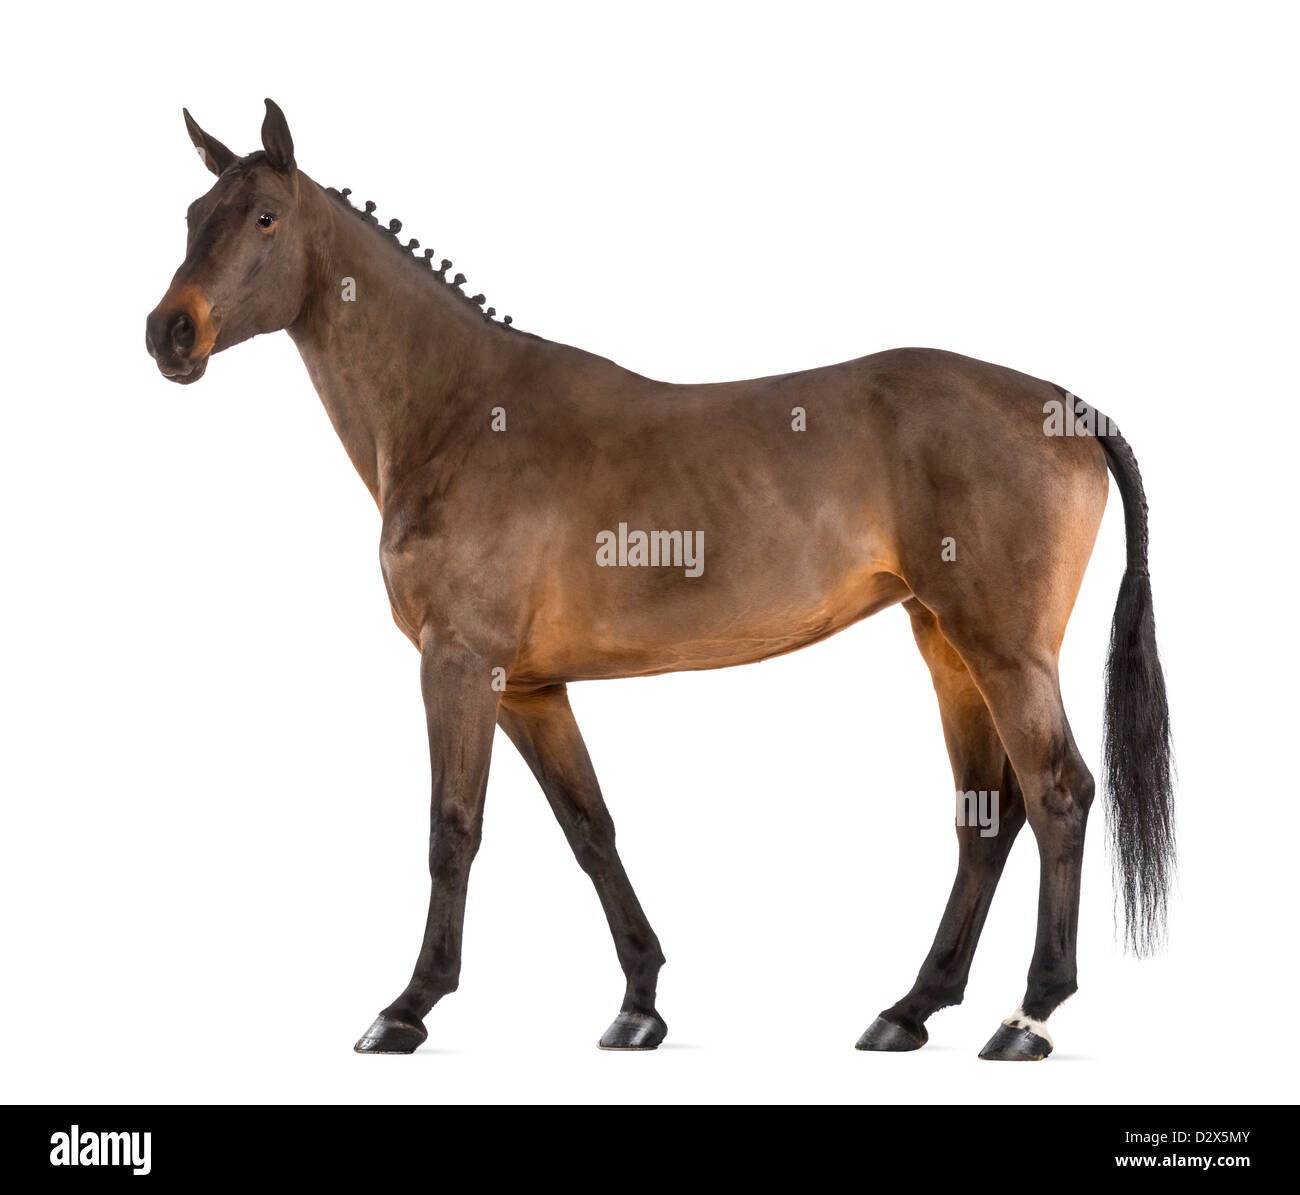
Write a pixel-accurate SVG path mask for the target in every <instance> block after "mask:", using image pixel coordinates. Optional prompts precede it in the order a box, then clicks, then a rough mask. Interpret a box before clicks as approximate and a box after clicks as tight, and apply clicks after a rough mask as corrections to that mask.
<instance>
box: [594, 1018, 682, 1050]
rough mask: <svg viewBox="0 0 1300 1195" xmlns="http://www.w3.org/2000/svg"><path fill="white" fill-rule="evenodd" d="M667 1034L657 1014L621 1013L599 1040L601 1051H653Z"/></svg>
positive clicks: (666, 1029)
mask: <svg viewBox="0 0 1300 1195" xmlns="http://www.w3.org/2000/svg"><path fill="white" fill-rule="evenodd" d="M667 1033H668V1026H667V1025H665V1024H664V1019H663V1017H661V1016H660V1015H659V1014H658V1013H653V1012H621V1013H619V1014H618V1016H616V1017H615V1018H614V1023H613V1024H612V1025H611V1026H610V1027H609V1028H608V1029H606V1030H605V1035H604V1036H603V1037H602V1038H601V1039H600V1048H601V1049H602V1050H653V1049H654V1048H655V1047H656V1046H657V1045H658V1044H659V1043H660V1042H661V1041H663V1039H664V1036H665V1035H666V1034H667Z"/></svg>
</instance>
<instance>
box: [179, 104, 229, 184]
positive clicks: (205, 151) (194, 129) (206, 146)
mask: <svg viewBox="0 0 1300 1195" xmlns="http://www.w3.org/2000/svg"><path fill="white" fill-rule="evenodd" d="M181 111H182V112H184V113H185V127H186V129H187V130H189V134H190V140H191V141H193V142H194V148H195V149H197V150H198V151H199V157H201V158H202V159H203V164H204V165H205V166H206V167H207V168H208V169H209V170H211V171H212V173H213V174H220V173H221V172H222V171H223V170H224V169H225V168H226V167H227V166H229V165H230V163H231V162H233V161H234V160H235V155H234V154H233V153H232V152H231V151H230V150H228V149H227V148H226V147H225V146H224V145H222V144H221V142H220V141H218V140H217V139H216V138H215V137H213V136H210V135H209V134H207V133H205V132H204V131H203V130H202V129H201V128H199V125H198V121H196V120H195V119H194V117H192V116H191V115H190V110H189V109H188V108H182V109H181Z"/></svg>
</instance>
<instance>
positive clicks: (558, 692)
mask: <svg viewBox="0 0 1300 1195" xmlns="http://www.w3.org/2000/svg"><path fill="white" fill-rule="evenodd" d="M500 716H501V726H502V728H503V729H504V730H505V732H506V733H507V734H508V735H509V736H510V738H511V741H512V742H513V743H514V744H515V746H516V747H518V748H519V753H520V754H521V755H522V756H523V757H524V759H525V760H526V761H527V762H528V766H529V767H530V768H531V769H532V771H533V775H534V776H536V777H537V782H538V783H539V784H540V785H541V787H542V791H543V792H544V793H545V794H546V799H547V801H549V802H550V805H551V809H552V811H553V812H554V813H555V818H556V820H557V821H558V822H559V823H560V828H561V829H562V830H563V831H564V836H565V838H567V839H568V840H569V846H570V847H571V848H572V849H573V854H574V856H575V857H576V859H577V860H578V864H579V866H580V867H581V868H582V869H583V871H585V872H586V873H587V875H588V876H590V877H591V882H592V884H593V885H594V886H595V888H596V895H597V896H598V897H599V898H600V904H601V908H603V909H604V910H605V919H606V920H607V921H608V922H609V929H610V933H611V934H612V935H613V937H614V948H615V950H616V951H617V952H618V961H619V963H620V964H621V965H622V967H623V974H624V976H625V978H626V980H627V987H626V990H625V991H624V993H623V1006H622V1009H621V1010H620V1012H619V1014H618V1016H617V1017H616V1018H615V1020H614V1023H613V1024H612V1025H610V1027H609V1028H608V1029H606V1030H605V1033H604V1036H603V1037H601V1039H600V1043H599V1044H600V1047H601V1049H603V1050H653V1049H654V1048H655V1047H656V1046H658V1045H659V1043H660V1042H662V1041H663V1039H664V1035H665V1034H666V1033H667V1032H668V1026H667V1025H665V1024H664V1020H663V1018H662V1017H661V1016H660V1015H659V1013H658V1011H657V1010H656V1008H655V987H656V984H657V982H658V977H659V968H660V967H662V966H663V964H664V956H663V952H662V951H661V950H660V949H659V939H658V938H657V937H656V936H655V932H654V930H653V929H651V928H650V922H649V921H647V920H646V915H645V913H644V912H643V911H642V909H641V902H640V901H639V900H637V896H636V893H635V892H634V891H633V890H632V882H631V880H629V879H628V878H627V872H626V871H624V870H623V862H622V860H621V859H620V858H619V857H618V851H617V849H616V848H615V846H614V822H613V820H612V819H611V818H610V816H609V810H608V809H606V808H605V800H604V798H603V797H602V796H601V793H600V785H599V784H598V783H597V782H596V772H595V769H594V768H593V767H592V766H591V757H590V756H589V755H588V754H587V747H586V744H585V743H583V741H582V734H581V732H580V731H579V730H578V723H577V722H576V721H575V719H574V717H573V710H572V709H571V708H570V706H569V698H568V694H567V693H566V691H565V687H564V686H563V685H556V686H554V687H552V688H548V689H543V690H541V691H539V692H536V693H529V694H526V695H520V696H507V697H505V698H504V699H503V700H502V702H501V714H500Z"/></svg>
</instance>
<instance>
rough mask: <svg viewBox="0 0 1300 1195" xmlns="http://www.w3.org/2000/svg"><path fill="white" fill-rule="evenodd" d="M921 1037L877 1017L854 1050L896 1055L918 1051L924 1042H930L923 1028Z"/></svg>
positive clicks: (923, 1027) (922, 1027)
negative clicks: (876, 1051)
mask: <svg viewBox="0 0 1300 1195" xmlns="http://www.w3.org/2000/svg"><path fill="white" fill-rule="evenodd" d="M920 1028H921V1036H920V1037H917V1036H916V1034H914V1033H911V1032H909V1031H908V1030H906V1029H904V1028H903V1027H902V1026H901V1025H895V1024H894V1022H893V1021H887V1020H885V1018H884V1017H877V1018H876V1019H875V1020H874V1021H872V1022H871V1024H870V1025H868V1026H867V1031H866V1033H864V1034H863V1035H862V1036H861V1037H860V1038H858V1044H857V1046H855V1047H854V1048H855V1049H858V1050H879V1051H881V1052H882V1053H891V1054H897V1053H900V1052H902V1051H904V1050H919V1049H920V1048H921V1047H922V1046H923V1045H925V1043H926V1042H928V1041H929V1040H930V1035H929V1033H927V1032H926V1029H925V1026H924V1025H922V1026H921V1027H920Z"/></svg>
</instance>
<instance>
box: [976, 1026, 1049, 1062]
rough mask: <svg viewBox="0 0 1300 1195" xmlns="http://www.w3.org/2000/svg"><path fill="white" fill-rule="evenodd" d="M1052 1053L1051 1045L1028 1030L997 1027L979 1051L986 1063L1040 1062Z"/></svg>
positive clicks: (1045, 1039) (1013, 1027)
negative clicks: (986, 1043)
mask: <svg viewBox="0 0 1300 1195" xmlns="http://www.w3.org/2000/svg"><path fill="white" fill-rule="evenodd" d="M1051 1052H1052V1043H1051V1042H1050V1041H1048V1040H1047V1038H1045V1037H1040V1036H1039V1035H1038V1034H1037V1033H1034V1032H1033V1031H1032V1030H1029V1029H1017V1028H1015V1026H1013V1025H999V1026H998V1031H997V1032H996V1033H995V1034H994V1035H993V1036H992V1037H990V1038H989V1044H988V1045H986V1046H985V1047H984V1048H983V1049H982V1050H981V1051H980V1057H981V1058H983V1059H984V1060H985V1061H987V1062H1040V1061H1041V1060H1042V1059H1044V1058H1046V1057H1047V1056H1048V1054H1050V1053H1051Z"/></svg>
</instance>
